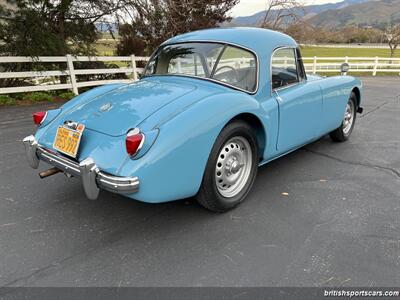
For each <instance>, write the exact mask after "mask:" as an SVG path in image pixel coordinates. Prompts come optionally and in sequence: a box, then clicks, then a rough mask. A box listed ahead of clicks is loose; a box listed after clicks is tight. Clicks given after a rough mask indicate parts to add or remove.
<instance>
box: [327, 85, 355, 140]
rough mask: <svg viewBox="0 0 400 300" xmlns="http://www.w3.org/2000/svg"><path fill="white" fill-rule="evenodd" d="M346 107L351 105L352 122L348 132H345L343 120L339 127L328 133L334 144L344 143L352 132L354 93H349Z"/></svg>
mask: <svg viewBox="0 0 400 300" xmlns="http://www.w3.org/2000/svg"><path fill="white" fill-rule="evenodd" d="M348 105H352V107H353V110H352V114H353V122H352V124H351V127H350V129H349V130H348V131H345V121H344V120H343V122H342V124H341V125H340V127H339V128H337V129H335V130H334V131H332V132H331V133H329V136H330V137H331V139H332V140H333V141H334V142H339V143H340V142H345V141H347V140H348V139H349V137H350V135H351V133H352V132H353V129H354V125H355V124H356V118H357V98H356V95H355V94H354V92H352V93H351V95H350V98H349V102H348Z"/></svg>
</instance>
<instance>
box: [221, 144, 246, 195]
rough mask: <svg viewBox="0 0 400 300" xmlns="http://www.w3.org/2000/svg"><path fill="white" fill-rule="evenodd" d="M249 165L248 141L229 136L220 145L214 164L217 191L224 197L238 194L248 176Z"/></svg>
mask: <svg viewBox="0 0 400 300" xmlns="http://www.w3.org/2000/svg"><path fill="white" fill-rule="evenodd" d="M251 167H252V152H251V147H250V144H249V142H248V141H247V140H246V139H245V138H244V137H241V136H237V137H234V138H231V139H230V140H229V141H228V142H227V143H225V145H224V146H223V147H222V149H221V151H220V153H219V155H218V159H217V165H216V166H215V183H216V185H217V189H218V192H219V193H220V194H221V195H222V196H223V197H226V198H231V197H234V196H236V195H237V194H239V193H240V192H241V190H242V189H243V187H244V186H245V185H246V183H247V181H248V179H249V177H250V172H251Z"/></svg>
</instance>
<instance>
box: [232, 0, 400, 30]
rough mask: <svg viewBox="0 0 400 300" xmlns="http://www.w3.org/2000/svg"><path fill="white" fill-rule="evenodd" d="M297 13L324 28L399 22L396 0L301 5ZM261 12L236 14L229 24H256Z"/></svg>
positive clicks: (258, 22) (262, 15) (399, 12)
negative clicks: (246, 14)
mask: <svg viewBox="0 0 400 300" xmlns="http://www.w3.org/2000/svg"><path fill="white" fill-rule="evenodd" d="M298 14H299V15H300V16H301V17H302V18H303V19H304V20H307V21H308V22H309V23H310V24H311V25H315V26H322V27H328V28H334V27H343V26H346V25H356V26H373V27H379V26H382V24H385V23H387V22H388V21H390V20H392V21H393V22H397V21H398V22H400V1H399V0H344V1H342V2H338V3H326V4H320V5H307V6H304V8H303V9H301V11H300V10H299V11H298ZM264 16H265V11H260V12H258V13H255V14H253V15H250V16H239V17H236V18H234V19H233V20H232V21H231V25H233V26H259V25H260V23H261V21H262V19H263V18H264Z"/></svg>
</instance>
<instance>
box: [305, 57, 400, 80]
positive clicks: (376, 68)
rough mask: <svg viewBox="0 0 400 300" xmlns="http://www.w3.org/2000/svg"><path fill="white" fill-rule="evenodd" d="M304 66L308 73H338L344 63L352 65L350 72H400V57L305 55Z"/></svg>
mask: <svg viewBox="0 0 400 300" xmlns="http://www.w3.org/2000/svg"><path fill="white" fill-rule="evenodd" d="M303 62H304V66H305V69H306V72H308V73H313V74H316V73H336V72H340V66H341V64H343V63H348V64H349V65H350V70H349V73H350V72H353V73H354V72H355V73H370V74H371V75H372V76H376V75H377V73H398V74H400V58H390V57H349V56H346V57H317V56H314V57H303ZM367 75H368V74H367Z"/></svg>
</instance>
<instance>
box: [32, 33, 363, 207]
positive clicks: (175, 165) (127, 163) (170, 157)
mask: <svg viewBox="0 0 400 300" xmlns="http://www.w3.org/2000/svg"><path fill="white" fill-rule="evenodd" d="M206 40H211V41H224V42H227V43H232V44H236V45H241V46H244V47H246V48H249V49H251V50H253V51H254V52H255V53H256V54H257V58H258V66H259V75H258V80H259V88H258V90H257V92H256V93H255V94H248V93H245V92H242V91H238V90H235V89H232V88H230V87H227V86H224V85H222V84H218V83H215V82H211V81H207V80H203V79H198V78H191V77H184V76H172V75H171V76H153V77H146V78H144V79H142V80H140V81H139V82H136V83H132V84H128V85H124V84H113V85H106V86H102V87H99V88H95V89H92V90H90V91H88V92H86V93H84V94H81V95H80V96H78V97H76V98H74V99H72V100H71V101H69V102H68V103H66V104H64V105H63V106H62V107H61V108H60V109H58V110H53V111H49V113H48V116H47V118H46V120H45V122H44V123H43V124H42V126H40V127H39V129H38V131H37V133H36V138H37V140H38V141H39V144H40V145H42V146H44V147H46V148H49V149H53V141H54V138H55V134H56V130H57V128H58V126H60V125H61V124H63V122H64V121H66V120H72V121H76V122H80V123H83V124H85V125H86V129H85V131H84V133H83V136H82V140H81V145H80V148H79V152H78V156H77V158H76V159H77V161H82V160H83V159H85V158H87V157H91V158H93V159H94V161H95V162H96V164H97V166H98V167H99V168H100V169H101V170H103V171H105V172H108V173H110V174H114V175H119V176H137V177H138V178H139V180H140V189H139V191H138V192H137V193H135V194H131V195H128V196H129V197H131V198H133V199H137V200H140V201H145V202H152V203H158V202H165V201H171V200H175V199H181V198H185V197H190V196H193V195H195V194H196V193H197V191H198V189H199V187H200V185H201V181H202V177H203V173H204V169H205V167H206V163H207V160H208V157H209V154H210V151H211V149H212V147H213V145H214V142H215V140H216V138H217V137H218V135H219V133H220V132H221V130H222V129H223V128H224V126H225V125H226V124H227V123H228V122H229V121H230V120H232V119H233V118H235V117H237V116H239V115H242V114H247V115H252V116H253V117H254V118H257V119H258V120H259V121H260V123H261V124H262V128H261V130H260V131H258V132H257V135H258V139H259V143H260V150H261V159H260V165H261V164H264V163H266V162H268V161H270V160H273V159H275V158H277V157H279V156H282V155H283V154H285V153H288V152H290V151H293V150H294V149H296V148H298V147H300V146H302V145H304V144H306V143H308V142H310V141H313V140H316V139H318V138H320V137H321V136H323V135H325V134H327V133H329V132H330V131H332V130H334V129H336V128H337V127H339V126H340V124H341V121H342V119H343V114H344V111H345V107H346V103H347V101H348V98H349V95H350V93H351V91H352V90H353V89H355V88H356V89H359V91H360V92H361V83H360V81H359V80H358V79H355V78H353V77H350V76H337V77H330V78H323V77H319V76H312V75H309V76H308V79H307V80H306V81H304V82H301V83H299V84H296V85H293V86H288V87H286V88H284V89H280V90H278V91H277V92H275V91H274V92H272V90H271V82H270V60H271V55H272V52H273V51H274V50H275V49H276V48H278V47H283V46H290V47H296V42H295V41H294V40H293V39H292V38H290V37H288V36H287V35H284V34H281V33H277V32H273V31H269V30H264V29H249V28H247V29H246V28H234V29H213V30H202V31H197V32H192V33H187V34H184V35H181V36H177V37H174V38H172V39H170V40H168V41H166V42H165V43H166V44H168V43H178V42H187V41H206ZM103 108H104V109H103ZM134 127H139V128H140V129H141V131H142V132H143V133H144V134H145V136H146V139H145V144H144V145H143V147H142V149H141V150H140V151H139V153H138V155H137V156H136V157H135V158H133V159H132V158H130V157H129V156H128V155H127V153H126V150H125V135H126V133H127V131H128V130H129V129H131V128H134ZM53 150H54V149H53Z"/></svg>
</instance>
